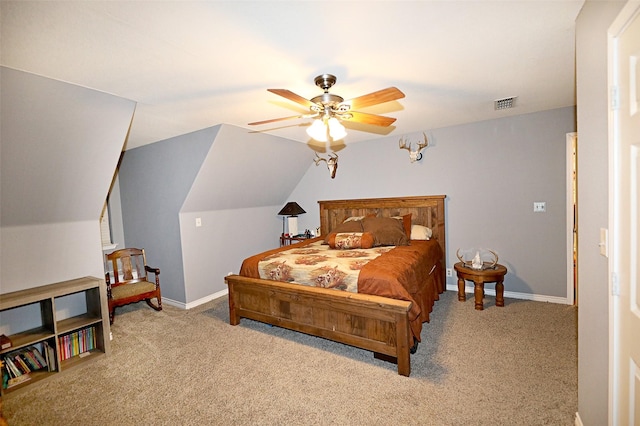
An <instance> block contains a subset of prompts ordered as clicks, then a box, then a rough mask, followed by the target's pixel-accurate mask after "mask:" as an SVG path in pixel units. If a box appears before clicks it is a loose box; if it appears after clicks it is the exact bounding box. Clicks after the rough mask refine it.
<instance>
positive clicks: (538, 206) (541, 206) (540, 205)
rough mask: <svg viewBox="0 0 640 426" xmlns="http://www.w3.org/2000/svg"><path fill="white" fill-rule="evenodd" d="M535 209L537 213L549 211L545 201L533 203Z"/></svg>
mask: <svg viewBox="0 0 640 426" xmlns="http://www.w3.org/2000/svg"><path fill="white" fill-rule="evenodd" d="M533 211H534V212H535V213H543V212H546V211H547V203H545V202H544V201H536V202H534V203H533Z"/></svg>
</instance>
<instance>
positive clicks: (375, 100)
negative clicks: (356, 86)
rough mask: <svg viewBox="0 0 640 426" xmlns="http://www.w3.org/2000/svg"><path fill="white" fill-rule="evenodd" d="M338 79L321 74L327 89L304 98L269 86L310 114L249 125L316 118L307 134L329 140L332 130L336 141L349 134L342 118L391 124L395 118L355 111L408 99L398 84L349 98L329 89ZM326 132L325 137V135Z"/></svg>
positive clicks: (321, 84)
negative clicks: (304, 108)
mask: <svg viewBox="0 0 640 426" xmlns="http://www.w3.org/2000/svg"><path fill="white" fill-rule="evenodd" d="M336 80H337V79H336V77H335V76H334V75H331V74H322V75H319V76H317V77H316V78H315V80H314V82H315V84H316V86H318V87H319V88H321V89H322V90H323V91H324V93H323V94H322V95H319V96H316V97H314V98H311V99H306V98H303V97H302V96H300V95H297V94H295V93H293V92H291V91H290V90H287V89H267V90H268V91H269V92H271V93H275V94H276V95H279V96H282V97H284V98H287V99H289V100H290V101H293V102H295V103H297V104H300V105H302V106H304V107H306V108H309V111H310V113H309V114H301V115H294V116H290V117H280V118H274V119H271V120H264V121H255V122H253V123H249V125H250V126H255V125H260V124H267V123H273V122H276V121H283V120H291V119H296V118H316V119H317V120H316V121H315V122H314V123H313V124H312V125H311V127H310V128H309V129H308V130H307V133H309V135H310V136H311V137H313V138H314V139H316V140H320V141H326V140H327V138H326V134H327V133H330V136H331V137H332V139H334V140H337V139H341V138H342V137H344V136H346V132H345V131H344V127H343V126H342V125H340V123H339V122H338V120H340V121H352V122H357V123H363V124H371V125H374V126H382V127H388V126H390V125H391V124H393V122H394V121H396V119H395V118H391V117H385V116H382V115H377V114H368V113H365V112H359V111H355V109H360V108H364V107H368V106H372V105H377V104H381V103H384V102H390V101H394V100H396V99H401V98H404V93H402V92H401V91H400V90H399V89H397V88H396V87H388V88H386V89H382V90H378V91H375V92H372V93H369V94H367V95H363V96H359V97H357V98H353V99H349V100H346V101H345V100H344V99H343V98H342V97H341V96H338V95H335V94H333V93H329V89H330V88H331V87H332V86H333V85H334V84H335V83H336ZM340 128H341V130H340ZM314 129H315V131H314ZM334 130H335V131H334ZM323 132H324V133H323ZM323 134H324V135H325V136H323Z"/></svg>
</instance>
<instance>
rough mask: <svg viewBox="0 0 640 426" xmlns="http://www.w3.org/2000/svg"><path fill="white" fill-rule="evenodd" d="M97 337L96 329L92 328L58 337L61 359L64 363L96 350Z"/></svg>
mask: <svg viewBox="0 0 640 426" xmlns="http://www.w3.org/2000/svg"><path fill="white" fill-rule="evenodd" d="M95 335H96V331H95V327H93V326H92V327H85V328H83V329H80V330H78V331H74V332H73V333H69V334H65V335H64V336H60V337H58V346H59V347H60V359H61V360H63V361H64V360H65V359H69V358H72V357H74V356H77V355H81V354H84V353H86V352H89V351H91V350H93V349H95V348H96V343H95V342H96V338H95Z"/></svg>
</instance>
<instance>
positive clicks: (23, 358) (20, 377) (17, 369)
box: [2, 341, 56, 389]
mask: <svg viewBox="0 0 640 426" xmlns="http://www.w3.org/2000/svg"><path fill="white" fill-rule="evenodd" d="M42 348H43V352H44V355H43V354H42V352H41V351H40V349H38V348H37V347H36V346H29V347H27V348H23V349H20V350H17V351H14V352H10V353H8V354H6V355H4V356H3V358H2V363H3V364H4V368H3V369H2V387H3V388H5V389H8V388H10V387H12V386H16V385H18V384H20V383H23V382H25V381H27V380H30V379H31V376H30V373H31V372H33V371H39V370H46V371H53V370H55V364H56V362H55V350H54V349H53V348H51V347H50V346H49V344H48V343H47V342H46V341H45V342H43V346H42Z"/></svg>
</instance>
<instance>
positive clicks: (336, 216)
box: [318, 195, 447, 259]
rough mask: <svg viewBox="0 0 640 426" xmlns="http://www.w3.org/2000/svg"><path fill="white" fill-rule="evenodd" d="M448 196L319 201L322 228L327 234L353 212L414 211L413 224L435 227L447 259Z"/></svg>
mask: <svg viewBox="0 0 640 426" xmlns="http://www.w3.org/2000/svg"><path fill="white" fill-rule="evenodd" d="M445 197H446V196H445V195H428V196H417V197H416V196H413V197H396V198H361V199H354V200H328V201H318V204H319V205H320V231H321V233H322V235H327V234H328V233H329V232H331V230H332V229H333V228H335V227H336V226H337V225H339V224H340V223H342V222H343V221H344V220H345V219H346V218H348V217H351V216H365V215H367V214H375V215H376V216H379V217H391V216H403V215H405V214H409V213H411V223H412V224H414V225H423V226H427V227H429V228H431V230H432V231H433V236H432V238H434V239H437V240H438V243H439V244H440V247H441V248H442V252H443V253H444V256H445V257H444V258H445V259H446V258H447V257H446V256H447V251H446V246H445V242H446V238H445V216H444V199H445Z"/></svg>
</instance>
